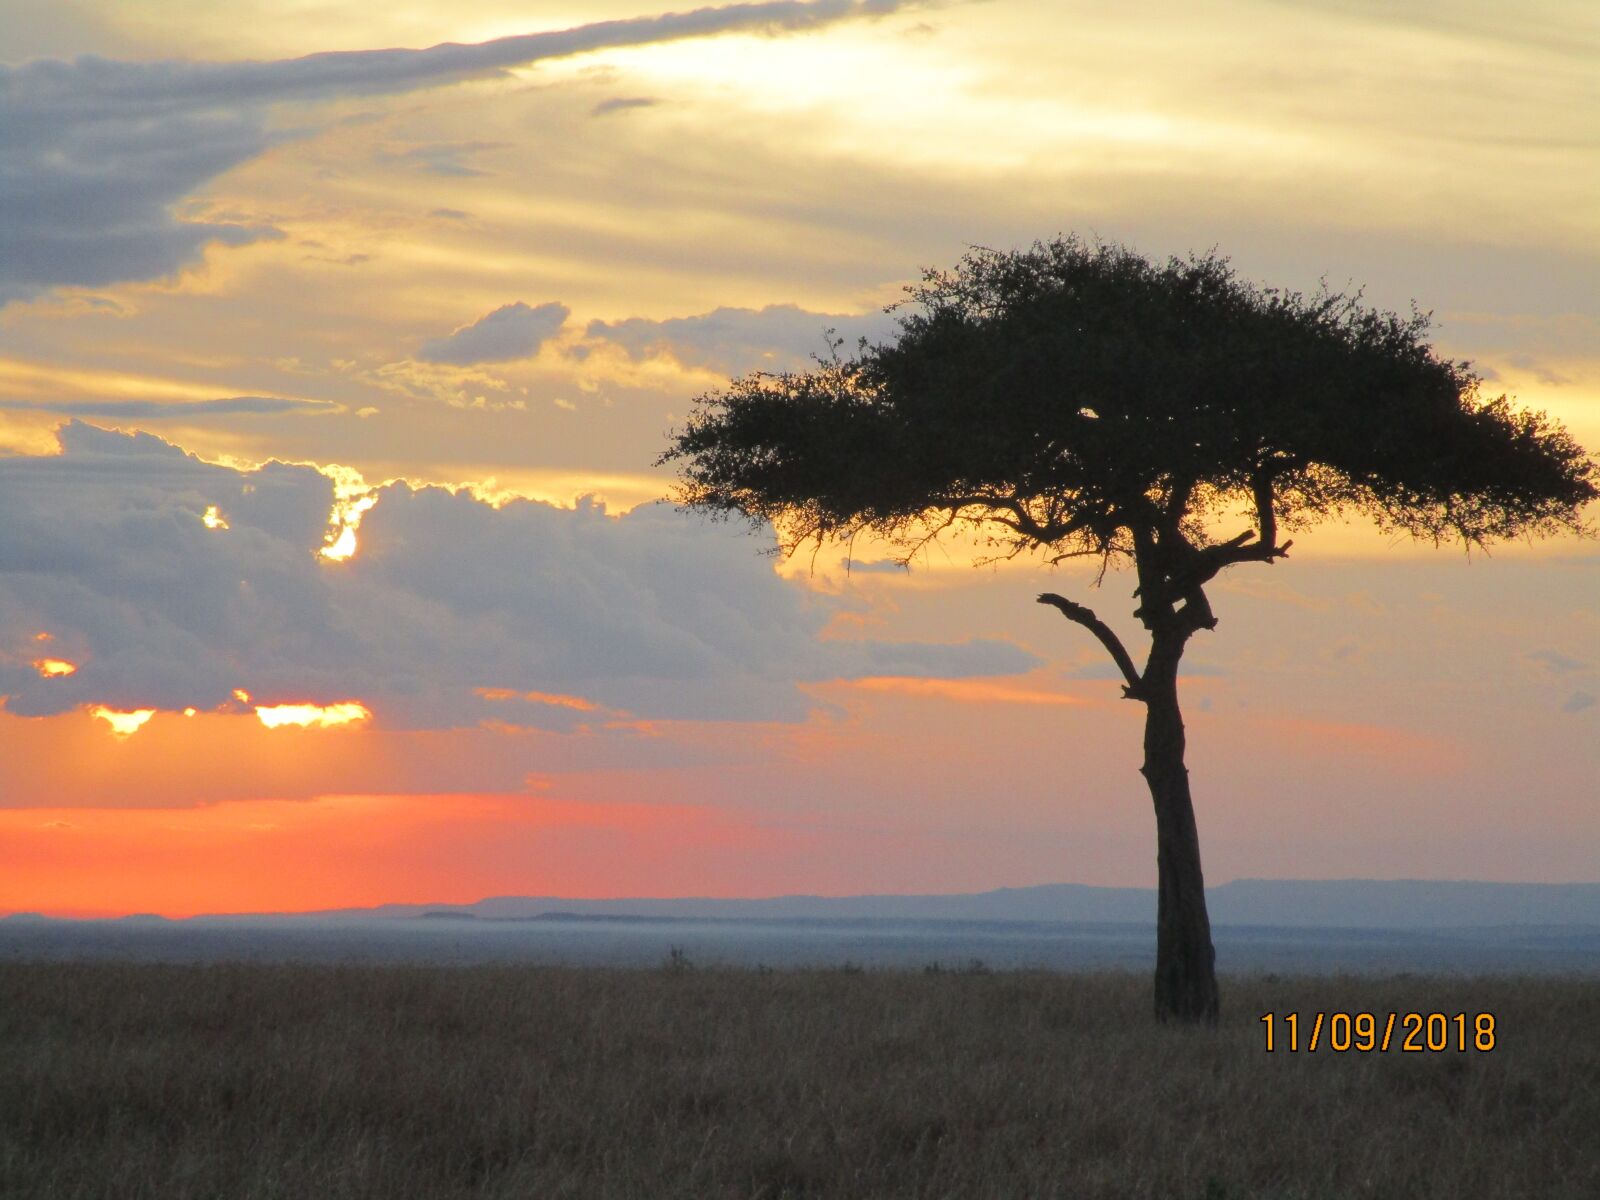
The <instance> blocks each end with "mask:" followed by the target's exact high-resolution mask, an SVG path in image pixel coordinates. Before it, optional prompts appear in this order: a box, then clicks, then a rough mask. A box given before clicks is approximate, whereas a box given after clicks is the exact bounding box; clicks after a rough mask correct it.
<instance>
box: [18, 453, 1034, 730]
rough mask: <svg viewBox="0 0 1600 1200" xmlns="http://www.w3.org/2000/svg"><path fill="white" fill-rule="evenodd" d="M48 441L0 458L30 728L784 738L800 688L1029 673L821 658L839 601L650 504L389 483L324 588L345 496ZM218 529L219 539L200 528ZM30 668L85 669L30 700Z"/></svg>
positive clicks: (987, 659) (1019, 666)
mask: <svg viewBox="0 0 1600 1200" xmlns="http://www.w3.org/2000/svg"><path fill="white" fill-rule="evenodd" d="M60 437H61V444H62V450H63V453H62V454H61V455H59V456H55V457H27V458H10V459H0V511H3V512H5V513H6V514H7V519H6V520H5V521H4V522H0V693H3V694H5V695H7V696H8V697H9V700H8V701H7V707H8V709H9V710H10V711H11V712H13V713H17V714H20V715H41V714H49V713H57V712H62V711H65V710H68V709H71V708H73V707H75V706H77V705H80V704H89V703H101V704H107V705H109V706H111V707H113V708H148V707H154V708H161V709H181V708H183V707H185V706H188V705H193V706H195V707H197V708H201V709H208V708H213V707H215V706H217V705H219V704H222V703H225V702H226V701H227V699H228V697H229V696H230V694H231V693H232V690H233V689H234V688H241V687H242V688H244V689H246V690H247V691H249V692H250V693H251V694H252V696H254V697H255V699H256V701H257V702H258V703H263V704H272V703H287V702H302V701H312V702H316V703H324V704H325V703H331V702H334V701H338V700H345V699H352V698H354V699H359V700H362V701H364V702H365V703H367V704H368V705H369V706H370V707H371V708H372V709H373V711H374V712H375V713H376V714H377V717H378V719H379V720H380V721H381V722H383V723H384V724H386V725H389V726H392V727H413V728H443V727H451V726H459V725H470V724H475V723H477V722H478V721H480V720H482V719H485V718H490V717H492V718H495V719H498V720H503V721H507V722H509V723H512V724H520V725H526V726H537V727H544V728H566V727H570V726H571V725H572V724H573V723H574V722H576V721H578V720H583V719H592V715H591V716H590V717H587V718H586V717H585V716H584V714H582V713H581V712H578V711H577V710H574V709H571V708H565V707H562V706H560V705H552V704H547V703H542V702H539V701H537V700H535V701H526V700H507V699H491V698H487V697H485V696H483V695H481V694H479V689H507V690H510V691H515V692H519V693H526V692H539V693H556V694H564V695H576V696H582V697H585V698H587V699H589V700H593V701H595V702H597V703H599V704H601V705H603V706H605V707H606V708H607V709H610V710H614V711H619V712H627V713H631V714H633V715H635V716H637V717H655V718H686V719H697V718H704V719H723V720H796V719H800V718H802V717H803V716H804V715H805V713H806V712H807V711H808V708H809V701H808V699H807V697H806V696H805V694H804V693H803V692H801V691H800V690H799V689H798V688H797V687H796V686H795V685H796V684H798V683H801V682H804V681H808V680H824V679H832V678H841V677H842V678H851V677H860V676H867V675H881V674H893V675H924V676H942V677H955V676H971V675H988V674H1010V673H1015V672H1020V671H1024V670H1028V669H1030V668H1032V667H1034V666H1036V665H1037V664H1038V662H1039V660H1038V659H1037V658H1035V657H1034V656H1033V655H1031V654H1029V653H1028V652H1027V651H1025V650H1023V649H1021V648H1020V647H1018V646H1016V645H1014V644H1012V643H1010V642H1005V641H995V640H983V639H978V640H972V641H968V642H962V643H958V644H938V643H921V642H881V641H838V640H822V639H820V638H819V634H820V632H821V630H822V627H823V625H824V624H825V623H826V622H827V621H828V619H829V617H830V615H831V614H832V612H833V610H834V605H835V603H836V602H834V601H831V600H829V599H828V598H826V597H820V596H817V595H814V594H812V593H810V592H809V591H807V590H806V589H805V588H803V587H801V586H798V585H795V584H791V583H788V582H785V581H784V580H782V579H780V578H779V577H777V576H776V575H775V574H774V573H773V571H772V569H771V560H770V559H768V558H766V557H764V556H762V555H761V554H759V553H758V551H759V550H760V549H761V542H760V540H759V539H756V538H752V537H750V536H749V535H748V534H746V533H745V532H743V530H742V527H737V526H729V525H720V524H712V523H709V522H706V521H704V520H702V519H701V518H699V517H697V516H691V515H686V514H682V513H679V512H677V511H675V510H674V509H673V508H672V507H670V506H668V505H664V504H662V505H647V506H644V507H642V508H638V509H635V510H634V511H632V512H630V513H628V514H626V515H624V516H622V517H620V518H617V517H611V516H608V515H606V514H605V513H604V512H603V511H602V510H601V509H599V508H598V507H596V506H594V505H579V506H578V507H577V508H576V509H565V508H558V507H555V506H552V505H549V504H544V503H540V502H536V501H514V502H512V503H509V504H506V505H504V506H503V507H500V508H494V507H492V506H490V505H488V504H486V503H483V502H481V501H479V500H476V499H474V498H472V497H471V496H469V495H467V494H465V493H452V492H449V491H447V490H444V489H441V488H420V489H415V488H412V487H409V486H407V485H405V484H403V483H395V484H391V485H389V486H387V487H385V488H383V489H382V490H381V492H380V493H379V499H378V502H377V504H376V506H375V507H374V508H373V509H372V510H371V511H370V512H369V513H368V514H367V515H366V518H365V520H364V522H363V523H362V525H361V531H360V550H359V552H358V553H357V555H356V556H355V557H354V558H353V559H351V560H349V561H347V562H342V563H329V562H324V561H320V560H319V559H318V558H317V557H316V554H315V550H316V548H317V547H319V546H321V545H322V544H323V541H324V537H325V535H326V532H327V528H328V516H329V510H330V508H331V506H332V504H333V500H334V489H333V484H332V481H331V480H329V479H328V477H327V476H325V475H323V474H322V473H321V472H319V471H317V470H315V469H314V468H312V467H308V466H294V465H287V464H283V463H269V464H267V465H266V466H264V467H261V468H260V469H259V470H255V471H250V472H241V471H237V470H234V469H232V468H228V467H222V466H216V465H212V464H209V463H204V462H201V461H200V460H198V459H196V458H194V457H192V456H189V455H187V454H185V453H184V452H183V451H181V450H180V449H178V448H177V447H175V446H172V445H170V444H169V443H167V442H165V441H163V440H161V439H160V438H157V437H155V436H153V435H151V434H134V435H125V434H120V433H112V432H108V431H106V430H102V429H99V428H96V427H94V426H91V425H85V424H82V423H80V422H74V423H72V424H69V425H67V426H65V427H64V428H63V429H62V430H61V433H60ZM213 505H215V506H216V507H217V508H218V509H219V510H220V512H221V515H222V516H223V517H224V518H225V519H226V521H227V522H228V526H229V527H228V528H227V529H211V528H208V527H207V526H206V524H205V523H204V521H203V520H202V518H203V515H204V514H205V512H206V510H207V509H208V508H209V507H211V506H213ZM41 630H43V631H49V632H50V633H52V634H53V635H54V637H55V640H54V641H53V642H51V643H48V646H47V647H45V646H43V645H41V644H40V643H37V642H34V641H33V640H32V639H33V635H34V634H35V633H37V632H39V631H41ZM41 654H48V655H51V656H55V657H61V658H65V659H67V660H69V661H72V662H75V663H78V664H79V670H78V672H77V673H76V674H74V675H71V676H67V677H64V678H55V679H44V678H41V677H40V676H39V674H38V673H37V672H36V671H35V670H34V669H33V668H32V667H31V666H30V665H29V663H30V660H31V659H32V658H33V657H35V656H36V655H41Z"/></svg>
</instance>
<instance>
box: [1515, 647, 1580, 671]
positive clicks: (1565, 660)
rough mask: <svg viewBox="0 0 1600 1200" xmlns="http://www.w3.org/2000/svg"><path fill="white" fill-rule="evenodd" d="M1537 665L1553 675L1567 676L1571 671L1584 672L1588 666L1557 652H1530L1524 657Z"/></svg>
mask: <svg viewBox="0 0 1600 1200" xmlns="http://www.w3.org/2000/svg"><path fill="white" fill-rule="evenodd" d="M1524 657H1526V658H1529V659H1531V660H1533V661H1534V662H1536V663H1539V664H1540V665H1541V666H1543V667H1544V668H1545V670H1547V671H1549V672H1551V673H1552V674H1555V675H1567V674H1570V673H1571V672H1573V671H1586V670H1588V668H1589V664H1588V663H1586V662H1582V661H1580V660H1579V659H1576V658H1569V657H1568V656H1567V655H1565V654H1562V653H1561V652H1560V651H1559V650H1530V651H1528V653H1527V654H1526V655H1525V656H1524Z"/></svg>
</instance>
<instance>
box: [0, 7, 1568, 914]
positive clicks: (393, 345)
mask: <svg viewBox="0 0 1600 1200" xmlns="http://www.w3.org/2000/svg"><path fill="white" fill-rule="evenodd" d="M645 5H646V0H562V2H561V3H551V2H547V0H517V2H515V3H513V2H511V0H457V2H455V3H444V2H443V0H412V2H410V3H406V4H393V5H381V6H374V5H371V4H368V3H355V2H352V0H234V2H233V3H230V4H229V5H227V6H225V12H226V19H222V18H221V17H220V16H219V13H221V12H223V11H224V8H219V6H218V5H216V4H215V3H213V2H211V0H0V28H3V29H4V30H5V37H4V39H3V43H0V59H3V62H4V65H3V66H0V73H3V75H0V215H3V217H0V697H3V703H0V913H4V912H9V911H23V910H26V911H42V912H49V913H57V914H63V915H69V914H84V915H88V914H120V913H127V912H138V911H155V912H162V913H166V914H169V915H183V914H191V913H197V912H228V911H262V910H306V909H316V908H326V907H336V906H349V905H365V904H376V903H382V902H385V901H410V902H428V901H439V902H443V901H470V900H474V899H477V898H480V897H483V896H488V895H503V894H530V895H548V894H560V895H569V896H619V895H620V896H642V895H721V896H729V895H771V894H778V893H787V892H822V893H845V892H851V893H853V892H904V891H970V890H979V889H986V888H991V887H1000V886H1021V885H1028V884H1036V883H1046V882H1082V883H1093V884H1117V885H1139V886H1153V884H1154V881H1155V837H1154V821H1153V817H1152V815H1151V809H1150V802H1149V798H1148V794H1147V793H1146V791H1145V788H1144V782H1143V780H1142V779H1141V777H1140V776H1139V774H1138V772H1137V770H1136V768H1137V765H1138V761H1139V753H1140V751H1139V745H1140V730H1141V721H1142V715H1143V710H1142V709H1141V708H1140V707H1139V706H1137V705H1134V704H1130V703H1128V702H1126V701H1124V700H1122V699H1120V689H1119V687H1118V686H1117V684H1116V682H1115V680H1114V676H1115V674H1116V672H1115V668H1114V667H1112V666H1111V664H1110V662H1109V660H1107V659H1106V658H1105V656H1104V653H1103V651H1101V650H1100V648H1099V646H1098V645H1096V644H1095V643H1094V641H1093V639H1091V638H1090V637H1089V636H1088V635H1087V634H1086V633H1085V632H1084V631H1083V630H1082V629H1080V628H1078V627H1076V626H1074V625H1071V624H1069V623H1068V622H1066V621H1064V620H1062V618H1061V617H1060V615H1059V614H1058V613H1055V612H1053V611H1051V610H1050V609H1048V608H1043V607H1041V606H1039V605H1036V604H1035V603H1033V598H1034V596H1035V595H1036V594H1037V593H1038V592H1040V591H1044V590H1050V591H1056V592H1061V593H1063V594H1066V595H1068V596H1071V597H1073V598H1074V599H1077V600H1081V601H1083V602H1085V603H1088V604H1090V605H1092V606H1093V607H1094V608H1095V609H1096V610H1097V611H1098V612H1099V613H1100V614H1101V615H1102V616H1103V617H1105V618H1106V619H1107V620H1108V621H1109V622H1110V623H1111V624H1113V625H1114V626H1115V627H1116V628H1117V629H1118V630H1119V631H1121V632H1122V634H1123V636H1124V638H1125V639H1127V640H1129V641H1139V642H1140V643H1141V644H1142V639H1141V638H1140V637H1139V632H1140V631H1139V630H1138V626H1137V622H1136V621H1135V620H1134V619H1133V618H1132V616H1131V610H1132V609H1133V607H1134V605H1135V601H1134V600H1133V599H1131V597H1130V594H1129V593H1130V592H1131V590H1132V588H1133V586H1134V584H1133V580H1132V579H1131V577H1130V576H1129V575H1128V574H1126V573H1113V574H1110V575H1108V576H1107V577H1106V579H1105V580H1104V582H1103V584H1102V585H1101V586H1100V587H1099V589H1098V590H1096V589H1095V588H1094V586H1093V585H1094V571H1093V569H1092V568H1091V567H1075V566H1074V567H1064V568H1062V569H1059V570H1054V571H1050V570H1046V569H1044V568H1043V567H1041V566H1040V565H1039V564H1038V563H1029V562H1012V563H1008V564H1004V565H1001V566H994V567H976V568H975V567H974V566H973V565H972V559H973V557H974V552H973V550H972V548H971V547H970V546H969V545H966V544H964V543H962V542H960V541H951V542H949V543H948V544H941V545H939V546H937V547H934V548H932V549H931V550H929V551H927V552H925V553H923V554H921V555H919V556H918V557H917V559H916V560H915V561H914V562H913V563H912V565H911V568H910V570H902V569H900V568H899V567H897V566H895V565H894V564H893V563H892V562H890V561H888V558H887V551H886V549H885V548H884V547H881V546H877V547H875V546H867V545H863V544H857V545H856V546H855V547H854V550H853V555H852V557H851V560H850V567H849V569H848V570H847V569H846V551H845V549H843V548H841V547H837V546H829V547H823V548H822V549H821V550H820V551H818V552H817V553H816V554H814V555H813V554H811V553H810V552H807V553H805V554H803V555H800V556H797V557H796V558H794V559H790V560H784V559H775V558H774V557H772V556H770V555H766V554H763V553H762V551H763V550H767V549H770V548H771V546H772V538H771V536H770V534H769V535H765V536H763V535H757V534H752V533H751V532H749V531H748V530H747V529H745V528H743V527H741V526H738V525H728V524H711V523H708V522H706V521H704V520H703V519H701V518H700V517H698V516H694V515H685V514H682V513H679V512H677V511H675V510H674V508H673V507H672V506H671V505H670V504H660V503H656V501H657V500H658V499H659V498H660V497H662V496H663V495H665V494H666V493H667V491H668V489H669V488H670V486H671V484H672V481H673V480H672V475H671V473H670V471H667V470H665V469H660V468H656V467H653V466H652V461H653V459H654V458H655V457H656V455H657V454H659V453H660V452H661V450H662V449H663V448H664V447H665V445H666V440H667V437H668V434H669V432H670V431H671V430H672V429H673V428H674V427H675V426H677V425H679V424H681V422H682V421H683V419H684V417H685V415H686V414H687V412H688V406H689V401H690V399H691V398H692V397H694V396H695V395H697V394H699V393H702V392H704V391H706V390H708V389H711V388H714V387H716V386H718V385H719V384H721V383H723V382H725V381H726V380H727V379H728V377H729V375H730V374H736V373H742V372H745V371H748V370H752V369H757V368H761V369H769V370H782V369H786V368H803V367H805V366H806V365H807V364H808V361H809V357H810V356H811V355H812V354H815V353H820V352H823V351H824V350H825V349H826V342H825V333H824V331H825V330H829V329H832V330H836V331H837V332H838V333H839V334H840V335H842V336H844V337H846V338H847V339H849V340H850V341H851V343H852V344H853V342H854V339H855V338H856V337H857V336H867V337H869V338H874V339H876V338H883V337H887V336H889V335H891V334H892V332H893V330H894V318H893V316H892V315H886V314H885V313H884V311H883V309H884V307H885V306H886V305H888V304H892V303H894V302H895V301H896V300H897V299H899V298H900V297H901V295H902V289H903V288H904V286H905V285H906V284H907V283H909V282H912V281H914V280H916V279H917V277H918V275H919V272H920V270H921V269H922V268H924V267H932V266H950V265H953V264H954V263H955V262H956V260H957V259H959V257H960V256H961V254H962V253H963V252H964V251H965V250H966V248H967V247H969V246H972V245H978V246H986V247H995V248H1012V247H1022V246H1026V245H1028V244H1029V243H1031V242H1032V241H1033V240H1034V239H1036V238H1049V237H1052V236H1054V235H1055V234H1057V233H1070V232H1077V233H1079V234H1082V235H1084V236H1090V237H1095V236H1098V237H1101V238H1104V239H1108V240H1114V241H1118V242H1124V243H1127V244H1129V245H1131V246H1133V247H1134V248H1136V249H1138V250H1139V251H1141V252H1143V253H1145V254H1147V255H1150V256H1152V257H1157V258H1164V257H1165V256H1166V255H1168V254H1174V253H1177V254H1183V253H1186V252H1188V251H1190V250H1197V251H1202V252H1203V251H1206V250H1208V249H1210V248H1212V247H1215V248H1216V249H1217V250H1219V251H1220V252H1221V253H1223V254H1225V255H1227V256H1229V257H1230V258H1231V259H1232V261H1233V263H1234V265H1235V267H1236V268H1237V270H1238V271H1239V272H1240V274H1241V275H1243V276H1244V277H1246V278H1249V279H1253V280H1258V281H1261V282H1263V283H1268V284H1274V285H1280V286H1285V287H1290V288H1295V289H1300V290H1304V291H1311V290H1314V289H1315V288H1316V287H1317V286H1318V281H1319V280H1321V279H1326V281H1327V282H1328V284H1329V286H1331V287H1333V288H1336V289H1346V290H1349V289H1354V288H1365V296H1366V299H1367V301H1368V302H1370V303H1373V304H1376V305H1379V306H1382V307H1385V308H1394V309H1398V310H1401V311H1405V310H1406V309H1407V306H1408V305H1410V303H1411V302H1412V301H1413V300H1415V302H1416V303H1417V304H1418V305H1419V306H1420V307H1421V308H1423V309H1425V310H1431V311H1432V312H1433V314H1434V321H1435V330H1436V332H1435V344H1436V345H1437V346H1438V347H1439V348H1440V351H1441V352H1442V353H1444V354H1446V355H1447V356H1450V357H1453V358H1461V359H1470V360H1471V361H1472V363H1473V364H1474V366H1475V368H1476V369H1477V370H1478V372H1479V373H1480V374H1481V375H1482V376H1484V378H1485V379H1486V380H1487V381H1488V382H1487V383H1486V384H1485V388H1486V390H1488V391H1489V392H1490V394H1499V393H1500V392H1502V391H1503V392H1506V393H1508V394H1510V395H1511V396H1512V397H1513V398H1514V399H1515V400H1516V401H1517V402H1518V403H1520V404H1523V405H1527V406H1531V407H1536V408H1541V409H1544V410H1546V411H1548V412H1549V413H1551V414H1552V415H1553V416H1555V417H1557V418H1558V419H1560V420H1561V421H1562V422H1563V423H1565V424H1566V426H1567V428H1568V429H1569V430H1570V431H1571V432H1572V433H1573V434H1574V435H1575V436H1576V437H1577V439H1578V440H1579V441H1580V442H1581V443H1583V444H1584V445H1585V446H1587V447H1588V448H1589V449H1590V451H1591V452H1594V451H1596V450H1597V449H1600V203H1596V197H1597V196H1600V23H1597V21H1596V16H1595V8H1594V5H1593V4H1592V2H1591V0H1529V2H1527V3H1523V4H1520V5H1518V6H1516V8H1515V16H1514V17H1513V16H1512V15H1511V11H1512V10H1511V9H1508V8H1507V6H1505V5H1504V4H1502V3H1497V2H1491V0H1449V2H1445V3H1422V2H1421V0H1309V2H1295V3H1289V2H1269V0H1221V2H1219V3H1216V4H1207V5H1193V4H1187V3H1178V2H1177V0H1170V2H1169V0H1150V2H1142V3H1133V4H1126V5H1119V6H1106V5H1103V4H1088V3H1076V2H1056V0H1050V2H1046V0H988V2H984V3H920V4H919V3H912V2H904V3H902V2H897V0H859V2H857V0H812V2H809V3H808V2H801V0H776V2H772V3H761V2H754V3H747V4H737V5H732V6H729V7H721V8H707V9H700V10H697V11H694V12H683V13H679V14H670V13H667V12H665V10H662V9H652V8H649V7H647V6H645ZM429 47H431V49H429ZM1590 515H1591V518H1594V517H1597V516H1600V514H1594V513H1592V514H1590ZM1213 602H1214V606H1215V608H1216V611H1217V615H1218V616H1219V617H1220V619H1221V624H1220V626H1219V627H1218V629H1217V630H1216V631H1215V632H1214V633H1209V634H1201V635H1199V637H1197V639H1196V640H1195V641H1194V642H1193V643H1192V644H1191V647H1190V651H1189V655H1188V660H1187V661H1188V666H1189V670H1188V674H1187V676H1186V678H1185V680H1184V685H1183V686H1184V693H1183V698H1184V702H1185V705H1186V716H1187V722H1188V728H1189V744H1190V758H1189V766H1190V770H1191V774H1192V778H1193V782H1194V787H1195V795H1196V803H1197V808H1198V815H1199V823H1200V838H1201V848H1202V853H1203V856H1204V861H1205V866H1206V871H1207V878H1208V880H1209V881H1210V882H1211V883H1213V884H1216V883H1222V882H1225V881H1227V880H1230V879H1234V878H1239V877H1261V876H1268V877H1284V878H1329V877H1349V876H1367V877H1418V878H1454V879H1459V878H1474V879H1486V880H1525V881H1568V880H1590V881H1593V880H1596V879H1597V878H1600V875H1597V873H1596V864H1597V863H1600V749H1597V747H1600V544H1597V543H1596V542H1595V541H1593V540H1587V539H1578V538H1565V539H1561V540H1556V541H1550V542H1544V543H1539V544H1536V545H1526V544H1514V545H1508V546H1504V547H1495V548H1494V549H1493V552H1492V553H1491V554H1490V555H1487V556H1486V555H1482V554H1478V553H1474V554H1473V555H1471V556H1470V558H1469V557H1468V556H1467V555H1466V554H1464V553H1463V551H1462V548H1461V547H1459V546H1454V547H1452V546H1445V547H1441V548H1435V547H1433V546H1432V545H1431V544H1429V545H1421V546H1418V545H1413V544H1411V543H1409V542H1406V541H1403V540H1396V539H1395V538H1392V537H1385V536H1381V535H1379V534H1378V533H1376V532H1374V531H1372V530H1371V529H1369V528H1367V527H1365V526H1363V525H1361V524H1360V523H1350V524H1335V525H1333V526H1330V527H1326V528H1323V529H1321V530H1319V531H1315V532H1312V533H1310V534H1307V535H1305V536H1299V535H1297V536H1296V539H1295V549H1294V554H1293V557H1292V558H1290V559H1289V560H1288V561H1286V562H1282V563H1279V564H1277V565H1275V566H1272V567H1267V566H1264V565H1259V564H1257V565H1246V566H1240V567H1235V568H1233V569H1231V570H1230V571H1229V572H1227V573H1226V574H1225V575H1223V576H1222V577H1221V578H1219V579H1218V580H1217V582H1216V584H1215V585H1214V587H1213Z"/></svg>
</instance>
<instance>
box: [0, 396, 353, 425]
mask: <svg viewBox="0 0 1600 1200" xmlns="http://www.w3.org/2000/svg"><path fill="white" fill-rule="evenodd" d="M0 408H11V409H26V410H29V411H32V412H51V413H60V414H61V415H63V416H69V417H112V418H117V417H120V418H123V419H125V420H130V421H131V420H139V421H164V420H169V419H177V420H184V419H187V418H192V417H196V416H202V415H204V416H211V417H219V416H250V417H263V416H277V415H279V414H281V413H317V414H321V413H336V412H343V411H344V406H343V405H342V404H335V403H334V402H333V401H331V400H296V399H291V398H288V397H285V396H226V397H222V398H219V399H216V400H0Z"/></svg>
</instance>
